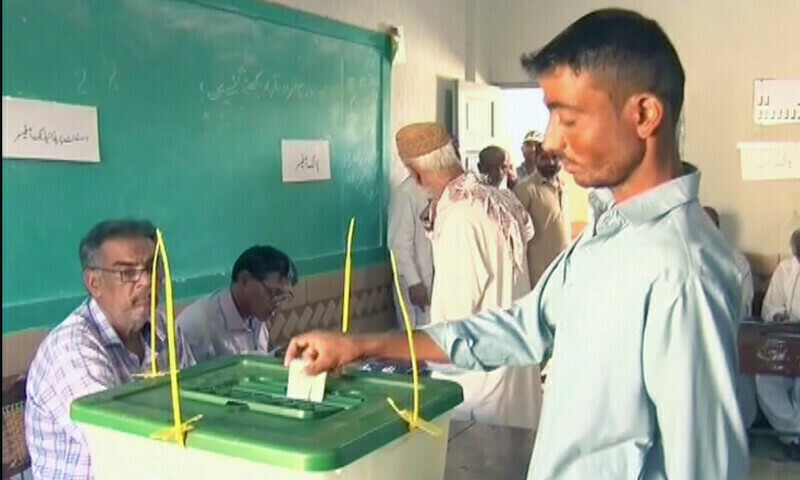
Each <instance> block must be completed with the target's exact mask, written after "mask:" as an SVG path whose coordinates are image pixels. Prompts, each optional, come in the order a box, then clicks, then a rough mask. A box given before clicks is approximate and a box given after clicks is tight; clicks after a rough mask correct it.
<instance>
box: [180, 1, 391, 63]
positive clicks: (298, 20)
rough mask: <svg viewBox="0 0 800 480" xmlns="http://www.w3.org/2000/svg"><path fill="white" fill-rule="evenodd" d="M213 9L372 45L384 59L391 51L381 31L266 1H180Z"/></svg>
mask: <svg viewBox="0 0 800 480" xmlns="http://www.w3.org/2000/svg"><path fill="white" fill-rule="evenodd" d="M180 1H182V2H184V3H193V4H196V5H202V6H204V7H208V8H213V9H216V10H221V11H226V12H231V13H236V14H239V15H243V16H246V17H250V18H256V19H259V20H267V21H269V22H270V23H274V24H277V25H283V26H286V27H291V28H295V29H299V30H305V31H307V32H311V33H316V34H319V35H324V36H326V37H331V38H337V39H339V40H345V41H347V42H352V43H357V44H359V45H365V46H368V47H373V48H376V49H378V50H379V51H381V52H383V56H384V58H388V57H389V55H390V52H391V48H390V42H389V40H388V39H389V36H388V35H386V34H385V33H381V32H377V31H375V30H369V29H366V28H362V27H357V26H355V25H349V24H346V23H342V22H339V21H336V20H333V19H330V18H326V17H322V16H320V15H314V14H313V13H307V12H302V11H300V10H293V9H292V8H289V7H285V6H282V5H276V4H272V3H267V2H265V1H262V0H180Z"/></svg>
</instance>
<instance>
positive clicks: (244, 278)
mask: <svg viewBox="0 0 800 480" xmlns="http://www.w3.org/2000/svg"><path fill="white" fill-rule="evenodd" d="M252 281H253V276H252V275H250V272H248V271H247V270H242V271H240V272H239V275H237V276H236V283H240V284H241V285H242V286H247V284H248V283H249V282H252Z"/></svg>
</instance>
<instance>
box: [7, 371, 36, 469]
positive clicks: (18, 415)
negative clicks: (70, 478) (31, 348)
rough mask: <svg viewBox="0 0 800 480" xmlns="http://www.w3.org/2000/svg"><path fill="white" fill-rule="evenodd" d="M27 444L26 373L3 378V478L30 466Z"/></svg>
mask: <svg viewBox="0 0 800 480" xmlns="http://www.w3.org/2000/svg"><path fill="white" fill-rule="evenodd" d="M30 465H31V459H30V456H29V455H28V447H27V446H26V445H25V375H24V374H22V375H15V376H11V377H4V378H3V479H8V478H11V477H13V476H15V475H19V474H21V473H22V472H24V471H25V470H27V469H28V468H30Z"/></svg>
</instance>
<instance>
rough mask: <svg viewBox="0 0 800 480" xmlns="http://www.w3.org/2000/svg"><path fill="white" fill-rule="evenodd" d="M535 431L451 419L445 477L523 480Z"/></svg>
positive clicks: (464, 479) (473, 479) (461, 479)
mask: <svg viewBox="0 0 800 480" xmlns="http://www.w3.org/2000/svg"><path fill="white" fill-rule="evenodd" d="M535 436H536V431H535V430H529V429H526V428H516V427H501V426H497V425H486V424H479V423H475V422H462V421H458V420H452V421H451V422H450V435H449V438H448V440H447V463H446V466H445V473H444V478H445V480H478V479H480V480H484V479H503V480H525V476H526V475H527V473H528V464H529V463H530V461H531V452H532V451H533V441H534V438H535Z"/></svg>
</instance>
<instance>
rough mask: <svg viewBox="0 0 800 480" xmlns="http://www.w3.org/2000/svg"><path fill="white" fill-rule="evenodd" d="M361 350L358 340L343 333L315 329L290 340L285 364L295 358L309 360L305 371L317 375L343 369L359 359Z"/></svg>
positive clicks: (284, 359)
mask: <svg viewBox="0 0 800 480" xmlns="http://www.w3.org/2000/svg"><path fill="white" fill-rule="evenodd" d="M359 357H360V350H359V348H358V342H356V341H355V340H354V339H353V338H352V337H350V336H347V335H342V334H341V333H334V332H326V331H321V330H315V331H313V332H308V333H304V334H302V335H299V336H297V337H294V338H293V339H292V341H291V342H289V347H288V348H287V349H286V355H285V356H284V357H283V364H284V365H285V366H287V367H288V366H289V362H291V361H292V360H294V359H295V358H302V359H304V360H308V362H309V363H308V366H306V369H305V372H306V373H307V374H308V375H316V374H318V373H320V372H334V371H341V370H342V369H343V368H344V366H345V365H347V364H349V363H352V362H354V361H356V360H358V359H359Z"/></svg>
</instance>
